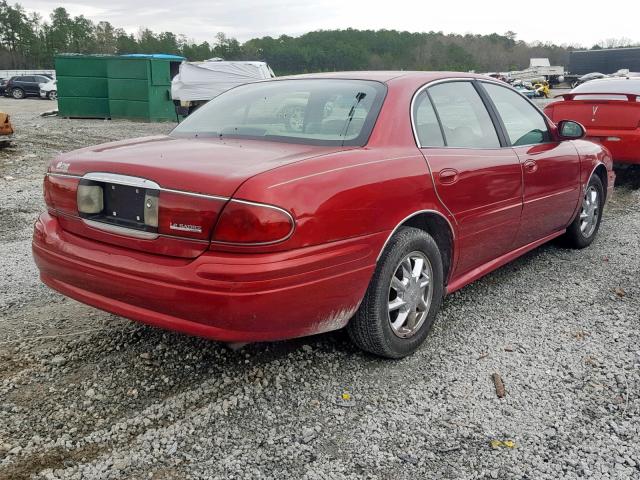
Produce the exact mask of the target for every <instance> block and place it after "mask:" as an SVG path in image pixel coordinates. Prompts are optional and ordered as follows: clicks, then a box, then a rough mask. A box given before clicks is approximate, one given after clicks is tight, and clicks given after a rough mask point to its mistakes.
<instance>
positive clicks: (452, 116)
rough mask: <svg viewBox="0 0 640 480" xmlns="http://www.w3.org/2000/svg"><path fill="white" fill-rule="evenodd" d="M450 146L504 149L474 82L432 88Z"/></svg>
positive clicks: (430, 88) (458, 82)
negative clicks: (501, 147)
mask: <svg viewBox="0 0 640 480" xmlns="http://www.w3.org/2000/svg"><path fill="white" fill-rule="evenodd" d="M429 94H430V95H431V98H432V100H433V103H434V105H435V108H436V111H437V112H438V116H439V117H440V122H441V123H442V128H443V130H444V136H445V140H446V144H447V146H448V147H459V148H500V140H498V134H497V133H496V129H495V127H494V125H493V122H492V121H491V117H490V116H489V112H487V109H486V108H485V106H484V103H483V102H482V99H481V98H480V95H478V92H477V91H476V89H475V87H474V86H473V85H472V84H471V82H466V81H465V82H460V81H455V82H447V83H440V84H437V85H434V86H433V87H429Z"/></svg>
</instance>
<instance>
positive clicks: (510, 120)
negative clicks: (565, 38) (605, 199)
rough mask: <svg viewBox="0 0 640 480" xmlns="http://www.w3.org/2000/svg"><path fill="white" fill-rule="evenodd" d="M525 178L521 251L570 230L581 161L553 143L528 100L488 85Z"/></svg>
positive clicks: (566, 145)
mask: <svg viewBox="0 0 640 480" xmlns="http://www.w3.org/2000/svg"><path fill="white" fill-rule="evenodd" d="M482 85H483V88H484V89H485V91H486V92H487V94H488V96H489V98H490V99H491V102H492V105H493V107H494V108H495V109H496V111H497V113H498V115H499V118H500V121H501V122H502V123H503V126H504V131H505V133H506V135H507V139H508V140H509V143H510V145H511V147H512V148H513V151H514V152H515V153H516V154H517V155H518V158H519V159H520V163H521V166H522V176H523V179H524V197H523V202H524V204H523V210H522V223H521V227H520V231H519V232H518V235H517V238H516V244H515V247H519V246H522V245H526V244H528V243H531V242H533V241H535V240H538V239H540V238H542V237H544V236H547V235H550V234H552V233H555V232H557V231H559V230H562V229H564V228H566V227H567V225H568V224H569V223H570V222H571V220H572V217H573V215H574V213H575V210H576V207H577V204H578V199H579V197H580V157H579V155H578V152H577V150H576V148H575V147H574V146H573V144H572V143H571V142H570V141H563V142H561V141H556V140H554V139H553V138H552V134H551V131H550V130H549V126H548V125H547V121H546V119H545V118H544V116H543V115H542V113H541V112H540V111H539V110H538V109H537V108H536V107H534V106H533V105H532V104H531V103H530V102H529V101H528V100H526V99H525V98H524V97H522V95H520V94H518V93H516V92H514V91H513V90H511V89H510V88H507V87H504V86H501V85H498V84H496V83H490V82H482Z"/></svg>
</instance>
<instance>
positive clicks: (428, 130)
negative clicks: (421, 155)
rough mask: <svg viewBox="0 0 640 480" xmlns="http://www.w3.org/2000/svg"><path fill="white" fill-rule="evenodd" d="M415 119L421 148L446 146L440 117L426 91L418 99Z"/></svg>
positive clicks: (414, 113) (415, 107)
mask: <svg viewBox="0 0 640 480" xmlns="http://www.w3.org/2000/svg"><path fill="white" fill-rule="evenodd" d="M413 119H414V125H415V128H416V135H417V136H418V142H419V143H420V146H421V147H443V146H444V138H442V130H440V124H439V123H438V117H437V116H436V112H435V110H434V109H433V104H432V103H431V99H430V98H429V95H428V94H427V92H426V90H423V91H422V92H420V94H419V95H418V97H417V98H416V102H415V106H414V112H413Z"/></svg>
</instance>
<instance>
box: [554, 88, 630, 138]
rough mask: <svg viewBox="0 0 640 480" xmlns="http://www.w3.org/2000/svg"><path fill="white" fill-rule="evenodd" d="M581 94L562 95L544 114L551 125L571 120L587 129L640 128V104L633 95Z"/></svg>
mask: <svg viewBox="0 0 640 480" xmlns="http://www.w3.org/2000/svg"><path fill="white" fill-rule="evenodd" d="M631 96H632V97H633V99H629V98H628V97H629V95H620V94H618V95H614V94H606V95H603V94H597V95H596V94H585V95H577V94H573V95H569V96H565V98H566V100H564V101H560V102H555V103H553V104H551V105H549V106H548V107H547V109H545V111H546V112H547V113H548V115H549V116H550V117H551V119H552V120H553V121H554V122H559V121H560V120H569V119H570V120H575V121H578V122H580V123H582V124H583V125H584V126H585V128H586V129H587V131H588V130H589V129H590V128H600V129H621V130H631V129H636V128H638V127H639V126H640V102H638V101H637V99H636V97H635V95H631Z"/></svg>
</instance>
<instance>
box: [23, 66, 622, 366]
mask: <svg viewBox="0 0 640 480" xmlns="http://www.w3.org/2000/svg"><path fill="white" fill-rule="evenodd" d="M292 106H295V107H296V108H295V109H293V108H291V107H292ZM292 111H296V112H298V113H296V118H295V119H294V120H295V121H292V119H290V118H287V117H288V115H289V114H288V113H287V112H292ZM583 136H584V129H583V128H582V126H581V125H579V124H578V123H576V122H572V121H563V122H559V123H558V125H555V124H553V123H552V122H550V121H549V120H548V119H547V118H546V117H545V116H544V114H543V113H542V112H541V111H540V110H538V109H537V107H535V106H534V105H533V104H532V103H530V102H529V101H528V100H527V99H525V98H524V97H522V96H521V95H520V94H518V93H517V92H516V91H514V90H513V89H512V88H511V87H509V86H508V85H506V84H504V83H503V82H499V81H496V80H493V79H490V78H488V77H482V76H479V75H473V74H462V73H443V72H431V73H429V72H357V73H331V74H318V75H305V76H298V77H289V78H281V79H277V80H270V81H265V82H259V83H252V84H249V85H245V86H241V87H237V88H235V89H233V90H230V91H228V92H226V93H224V94H222V95H220V96H219V97H216V98H215V99H213V100H211V101H210V102H209V103H208V104H207V105H205V106H203V107H202V108H201V109H199V110H198V111H196V112H195V113H194V114H193V115H191V116H190V117H188V118H187V119H186V120H185V121H184V122H183V123H181V124H180V125H179V126H178V127H177V128H176V129H175V130H174V131H173V132H172V133H171V134H169V135H166V136H156V137H148V138H140V139H134V140H125V141H120V142H114V143H108V144H104V145H99V146H96V147H90V148H84V149H81V150H77V151H74V152H71V153H67V154H64V155H61V156H60V157H58V158H56V159H54V160H53V161H52V162H51V164H50V166H49V169H48V172H47V175H46V177H45V181H44V192H45V201H46V204H47V212H46V213H43V214H42V215H41V216H40V218H39V219H38V221H37V222H36V225H35V231H34V236H33V255H34V258H35V261H36V263H37V265H38V267H39V269H40V277H41V279H42V281H43V282H44V283H46V284H47V285H49V286H50V287H52V288H54V289H56V290H58V291H60V292H62V293H63V294H65V295H68V296H69V297H72V298H75V299H77V300H79V301H81V302H84V303H87V304H89V305H93V306H95V307H98V308H101V309H104V310H106V311H109V312H112V313H115V314H118V315H122V316H125V317H128V318H131V319H134V320H137V321H141V322H144V323H148V324H151V325H157V326H160V327H164V328H169V329H173V330H178V331H181V332H186V333H190V334H194V335H200V336H204V337H208V338H212V339H216V340H220V341H226V342H247V341H259V340H276V339H284V338H290V337H297V336H303V335H311V334H315V333H319V332H325V331H329V330H335V329H339V328H342V327H345V326H347V327H348V331H349V334H350V336H351V338H352V339H353V340H354V342H355V343H356V344H357V345H359V346H360V347H362V348H363V349H365V350H367V351H369V352H373V353H375V354H378V355H381V356H386V357H391V358H399V357H403V356H405V355H408V354H410V353H412V352H413V351H415V350H416V349H417V348H418V347H419V346H420V344H421V343H422V342H423V340H424V339H425V336H426V335H427V333H428V332H429V330H430V328H431V326H432V324H433V321H434V318H435V316H436V313H437V311H438V309H439V307H440V304H441V300H442V298H443V295H444V294H446V293H451V292H454V291H456V290H458V289H460V288H462V287H463V286H465V285H467V284H468V283H470V282H472V281H474V280H475V279H477V278H479V277H481V276H483V275H485V274H486V273H488V272H490V271H492V270H494V269H496V268H498V267H500V266H501V265H504V264H505V263H507V262H509V261H511V260H513V259H515V258H517V257H518V256H520V255H522V254H524V253H525V252H527V251H529V250H531V249H533V248H536V247H537V246H539V245H541V244H543V243H545V242H547V241H549V240H551V239H553V238H556V237H559V236H564V237H565V239H566V241H567V243H568V244H569V245H571V246H573V247H576V248H582V247H585V246H587V245H589V244H590V243H591V242H592V241H593V240H594V238H595V236H596V234H597V232H598V228H599V225H600V220H601V216H602V209H603V205H604V202H605V200H606V198H607V196H608V194H609V193H610V191H611V189H612V188H613V180H614V174H613V172H612V170H611V168H612V163H611V158H610V156H609V154H608V152H607V151H606V149H604V148H603V147H602V146H600V145H596V144H594V143H592V142H589V141H585V140H581V138H582V137H583Z"/></svg>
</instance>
